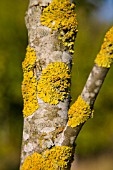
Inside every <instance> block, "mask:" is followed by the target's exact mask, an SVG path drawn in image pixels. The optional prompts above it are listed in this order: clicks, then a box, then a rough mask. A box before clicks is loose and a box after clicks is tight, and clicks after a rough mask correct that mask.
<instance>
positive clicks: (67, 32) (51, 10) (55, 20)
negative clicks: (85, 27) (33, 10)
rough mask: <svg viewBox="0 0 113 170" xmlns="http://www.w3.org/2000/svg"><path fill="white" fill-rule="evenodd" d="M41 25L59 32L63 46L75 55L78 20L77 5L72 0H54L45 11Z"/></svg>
mask: <svg viewBox="0 0 113 170" xmlns="http://www.w3.org/2000/svg"><path fill="white" fill-rule="evenodd" d="M40 20H41V23H42V25H44V26H47V27H49V28H51V29H52V31H54V30H58V31H59V37H58V39H60V40H61V41H62V43H63V45H64V46H65V47H66V48H67V49H68V50H69V52H70V53H74V42H75V38H76V34H77V31H78V30H77V19H76V13H75V4H73V3H72V4H71V3H70V0H53V1H52V2H51V3H50V5H49V6H48V7H46V8H45V9H44V10H43V13H42V15H41V18H40Z"/></svg>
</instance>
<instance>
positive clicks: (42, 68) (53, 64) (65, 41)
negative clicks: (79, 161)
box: [20, 0, 109, 170]
mask: <svg viewBox="0 0 113 170" xmlns="http://www.w3.org/2000/svg"><path fill="white" fill-rule="evenodd" d="M70 2H71V1H70ZM70 2H69V1H68V0H65V3H64V1H62V0H61V2H59V1H58V0H53V1H52V0H30V2H29V7H28V11H27V13H26V17H25V21H26V26H27V29H28V44H29V46H28V48H27V53H26V58H25V60H24V62H23V65H22V66H23V72H24V74H23V83H22V93H23V98H24V109H23V114H24V126H23V140H22V150H21V165H20V169H22V170H29V169H30V168H31V167H32V168H35V169H36V168H37V169H40V168H41V169H43V170H46V169H50V168H52V170H55V169H56V170H57V169H62V170H63V169H67V170H69V169H70V166H71V162H72V161H73V155H74V149H75V140H76V138H77V136H78V134H79V132H80V130H81V128H82V126H83V124H84V123H85V122H86V120H87V119H88V118H90V117H91V115H92V113H91V112H92V110H93V105H94V102H95V100H96V97H97V95H98V93H99V90H100V88H101V86H102V83H103V81H104V78H105V76H106V74H107V72H108V70H109V68H103V67H102V66H99V65H98V64H97V63H96V64H95V65H94V67H93V69H92V71H91V73H90V75H89V78H88V80H87V82H86V85H85V87H84V89H83V91H82V93H81V96H80V98H79V100H80V102H82V103H83V106H81V107H82V108H81V110H83V111H84V110H85V109H86V111H87V112H88V114H86V116H85V119H82V120H80V122H79V123H78V124H76V126H75V125H73V124H72V125H70V122H71V117H69V121H68V110H70V109H71V108H70V109H69V104H70V95H69V89H70V87H69V86H70V72H71V61H72V54H73V42H74V40H75V37H76V33H77V22H76V15H75V13H74V7H75V6H74V4H70ZM52 3H53V6H52V5H51V4H52ZM54 3H55V4H56V5H58V6H59V8H58V9H61V11H59V13H57V12H58V11H57V12H56V15H55V14H54V11H53V8H55V7H54ZM57 3H58V4H57ZM66 3H67V5H65V4H66ZM50 5H51V6H50ZM62 5H64V6H62ZM49 6H50V8H47V7H49ZM64 7H65V8H64ZM67 9H68V10H70V11H67ZM63 10H64V11H63ZM48 11H49V12H50V13H48ZM62 11H63V12H64V13H63V15H64V14H65V12H66V16H67V17H68V14H67V12H68V13H69V17H70V18H71V19H72V21H74V22H72V21H68V22H69V25H68V27H67V23H68V22H64V20H62V21H59V22H58V23H57V22H56V20H55V19H56V17H57V16H58V17H59V15H60V14H61V13H62ZM52 12H53V15H52V14H51V13H52ZM60 12H61V13H60ZM47 13H48V15H50V16H51V15H52V17H53V20H51V17H50V18H49V17H48V18H46V17H47ZM58 14H59V15H58ZM60 17H62V15H61V16H60ZM63 17H64V16H63ZM73 19H74V20H73ZM73 23H74V24H75V25H73ZM59 25H60V26H59ZM67 29H69V30H68V31H67ZM46 81H47V82H46ZM34 103H35V104H34ZM78 103H79V102H78ZM78 105H79V104H78ZM84 107H85V109H84ZM69 112H70V111H69ZM75 122H76V121H75ZM55 159H56V160H55ZM30 161H31V162H30ZM33 161H34V164H33ZM44 162H45V163H44ZM50 162H52V164H51V163H50ZM37 164H38V165H37ZM45 164H48V165H47V166H45ZM38 166H39V167H38ZM32 168H31V169H32Z"/></svg>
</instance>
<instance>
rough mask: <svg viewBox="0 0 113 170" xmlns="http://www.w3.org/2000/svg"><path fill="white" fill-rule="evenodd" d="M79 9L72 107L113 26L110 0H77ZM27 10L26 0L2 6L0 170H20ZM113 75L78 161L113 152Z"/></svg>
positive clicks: (84, 136)
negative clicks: (105, 36)
mask: <svg viewBox="0 0 113 170" xmlns="http://www.w3.org/2000/svg"><path fill="white" fill-rule="evenodd" d="M110 2H111V4H110ZM76 4H77V8H76V12H77V18H78V24H79V26H78V30H79V32H78V35H77V39H76V42H75V54H74V58H73V69H72V91H71V93H72V98H73V100H72V103H73V102H74V100H76V98H77V96H78V95H79V94H80V93H81V91H82V89H83V87H84V85H85V82H86V80H87V77H88V75H89V73H90V71H91V69H92V66H93V62H94V59H95V57H96V55H97V53H98V51H99V49H100V46H101V43H102V41H103V37H104V35H105V32H106V31H107V30H108V29H109V28H110V26H111V25H112V24H113V13H112V10H110V9H111V7H113V3H112V0H100V1H99V2H98V0H81V1H79V0H76ZM107 5H109V6H107ZM27 6H28V0H24V1H22V0H16V1H15V0H10V1H8V0H4V1H0V170H18V169H19V159H20V151H21V138H22V126H23V118H22V105H23V103H22V102H23V101H22V95H21V82H22V68H21V63H22V61H23V59H24V56H25V49H26V46H27V30H26V27H25V22H24V16H25V11H26V10H27ZM108 14H109V15H108ZM112 75H113V69H112V68H111V70H110V71H109V73H108V75H107V77H106V80H105V82H104V85H103V87H102V89H101V91H100V93H99V96H98V97H97V100H96V103H95V112H94V118H93V119H90V120H88V122H87V123H86V124H85V125H84V127H83V129H82V130H81V132H80V134H79V136H78V139H77V147H76V154H77V155H78V157H79V158H80V159H81V158H84V159H85V158H90V157H96V156H97V155H99V154H103V153H112V152H113V79H112Z"/></svg>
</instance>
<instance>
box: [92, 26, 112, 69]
mask: <svg viewBox="0 0 113 170" xmlns="http://www.w3.org/2000/svg"><path fill="white" fill-rule="evenodd" d="M95 63H96V64H97V65H98V66H100V67H106V68H109V67H110V66H111V64H112V63H113V27H111V29H110V30H109V31H108V32H107V33H106V35H105V38H104V42H103V44H102V46H101V50H100V52H99V54H98V55H97V57H96V59H95Z"/></svg>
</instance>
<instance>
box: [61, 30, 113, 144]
mask: <svg viewBox="0 0 113 170" xmlns="http://www.w3.org/2000/svg"><path fill="white" fill-rule="evenodd" d="M112 63H113V27H112V28H111V29H110V30H109V31H108V32H107V33H106V35H105V38H104V42H103V44H102V46H101V50H100V52H99V54H98V55H97V57H96V59H95V64H94V67H93V69H92V71H91V73H90V75H89V77H88V80H87V82H86V84H85V86H84V89H83V91H82V93H81V95H80V98H81V99H82V100H83V101H84V102H83V101H82V100H81V101H82V102H83V104H81V101H78V100H79V98H78V99H77V101H76V102H75V103H74V104H73V105H72V106H71V108H70V109H69V112H68V117H69V120H68V123H67V125H66V127H65V129H64V131H63V133H62V138H61V139H60V141H59V145H66V146H72V145H73V144H74V142H75V141H76V138H77V136H78V134H79V132H80V130H81V128H82V126H83V125H84V123H85V122H86V121H87V120H88V119H89V118H90V117H92V113H91V112H92V110H93V106H94V103H95V101H96V97H97V95H98V94H99V91H100V89H101V87H102V84H103V82H104V80H105V77H106V75H107V73H108V71H109V68H110V67H111V65H112ZM85 103H86V105H85ZM88 106H89V107H90V110H89V108H88ZM84 107H85V109H84ZM70 112H71V114H72V115H71V116H70ZM83 112H84V113H83Z"/></svg>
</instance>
